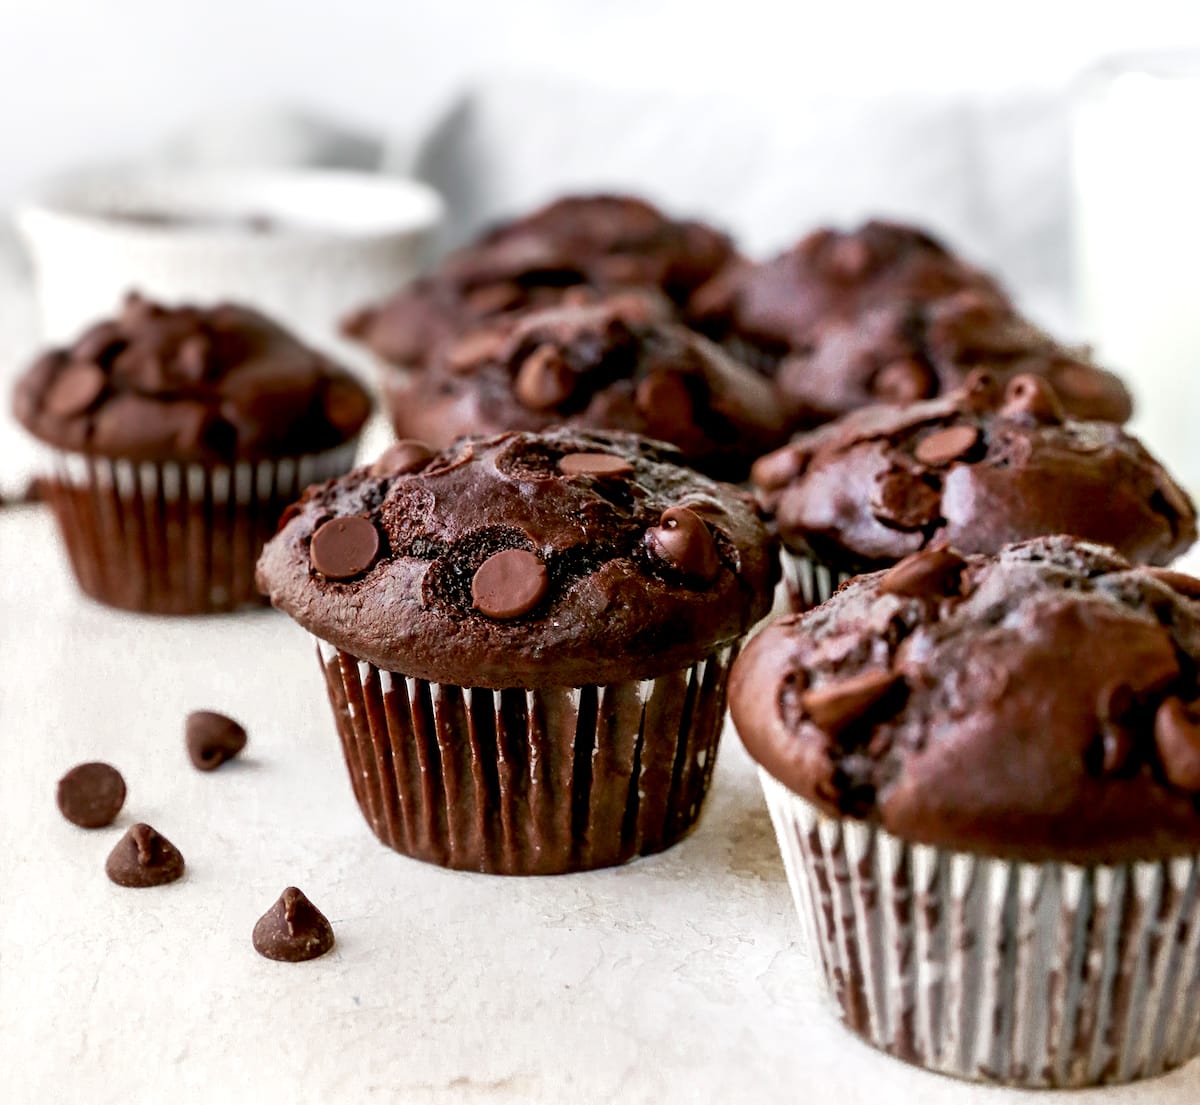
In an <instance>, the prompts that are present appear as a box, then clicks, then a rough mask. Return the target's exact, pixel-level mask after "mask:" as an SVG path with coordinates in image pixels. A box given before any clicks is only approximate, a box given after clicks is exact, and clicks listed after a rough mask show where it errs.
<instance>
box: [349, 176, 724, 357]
mask: <svg viewBox="0 0 1200 1105" xmlns="http://www.w3.org/2000/svg"><path fill="white" fill-rule="evenodd" d="M733 255H734V250H733V245H732V243H731V242H730V240H729V238H727V237H726V236H725V235H724V234H721V233H719V232H718V231H716V230H713V229H711V228H710V227H707V226H705V225H703V224H702V223H698V222H690V221H684V220H678V219H672V218H670V217H669V216H667V215H665V214H663V213H662V212H661V211H659V210H658V209H657V208H655V207H653V206H651V205H650V204H648V203H646V202H644V201H643V200H639V199H636V198H634V197H632V196H616V195H594V196H567V197H564V198H562V199H559V200H557V201H555V202H554V203H551V204H548V205H547V206H545V207H542V208H540V209H538V210H537V211H534V212H532V213H531V214H529V215H525V216H523V217H521V218H517V219H513V220H511V221H509V222H506V223H504V224H502V225H501V226H498V227H496V228H495V229H494V230H492V231H490V232H489V233H487V234H485V235H483V236H482V237H481V238H480V239H479V240H478V241H476V242H474V243H473V244H471V245H469V246H466V247H464V248H462V249H460V250H458V251H457V252H456V253H453V254H451V255H450V256H449V257H447V258H446V259H445V261H443V262H442V264H441V265H440V266H439V267H438V268H437V269H436V270H435V271H434V272H433V273H431V274H430V275H428V276H426V277H424V278H422V279H420V280H417V281H415V282H414V283H413V284H411V285H409V286H408V287H407V288H405V289H404V290H403V291H401V292H399V293H398V294H397V295H395V296H393V297H392V298H391V299H389V300H387V301H385V302H383V303H381V304H379V305H377V306H372V307H367V308H365V309H364V310H362V311H359V312H356V313H355V314H354V315H352V316H351V317H350V318H348V319H347V320H346V321H345V323H344V327H343V328H344V330H345V331H346V333H347V334H348V335H349V336H350V337H353V338H357V339H358V340H360V341H362V342H363V343H364V344H366V345H368V346H369V347H370V348H371V349H372V350H373V351H374V352H375V353H376V354H378V355H379V356H380V357H382V358H383V359H384V360H387V361H392V362H393V363H396V364H400V365H406V366H408V365H419V364H422V363H424V361H425V358H426V357H427V356H428V355H429V354H430V352H431V351H432V350H434V349H435V348H437V346H438V345H439V344H440V343H441V342H442V341H444V340H446V339H448V338H453V337H456V336H458V335H461V334H462V333H463V332H465V331H467V330H469V329H471V328H472V327H473V326H475V325H476V324H478V323H479V322H482V321H484V320H487V319H489V318H493V317H495V316H497V315H502V314H507V313H512V312H514V311H519V310H525V309H527V308H530V307H543V306H550V305H553V304H555V303H557V302H558V301H559V300H560V299H561V297H562V295H563V293H564V291H565V290H566V289H568V288H579V287H588V288H591V289H594V290H598V291H612V290H615V289H621V288H648V289H656V290H658V291H660V292H662V293H663V294H664V295H665V296H666V297H667V298H668V299H670V300H673V301H675V302H677V303H682V302H683V301H684V300H686V299H687V297H688V296H689V295H690V294H691V293H692V292H693V291H694V290H695V289H696V288H697V287H699V285H700V284H701V283H703V282H704V281H705V280H707V279H708V278H709V277H710V276H712V275H713V273H715V272H716V271H717V270H718V269H719V268H721V266H722V265H724V264H725V263H726V262H728V261H729V260H730V259H731V258H732V257H733Z"/></svg>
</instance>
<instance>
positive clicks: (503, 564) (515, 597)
mask: <svg viewBox="0 0 1200 1105" xmlns="http://www.w3.org/2000/svg"><path fill="white" fill-rule="evenodd" d="M549 586H550V579H549V575H548V574H547V572H546V565H545V564H544V563H543V562H542V559H541V557H539V556H538V555H537V554H536V553H532V552H529V551H528V550H527V549H505V550H504V551H503V552H498V553H495V554H494V555H492V556H489V557H488V558H487V560H485V561H484V562H483V563H482V564H480V565H479V568H478V569H477V570H476V572H475V577H474V578H473V579H472V580H471V601H472V603H473V604H474V607H475V609H476V610H478V611H479V612H480V613H481V614H483V615H485V616H486V617H489V618H495V619H496V620H498V621H508V620H510V619H512V618H519V617H521V615H522V614H528V613H529V611H530V610H532V609H533V608H534V607H535V606H537V605H538V603H540V602H541V601H542V599H544V598H545V597H546V592H547V590H548V589H549Z"/></svg>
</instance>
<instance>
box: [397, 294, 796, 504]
mask: <svg viewBox="0 0 1200 1105" xmlns="http://www.w3.org/2000/svg"><path fill="white" fill-rule="evenodd" d="M389 376H390V380H389V382H388V383H387V385H386V393H387V396H388V402H389V407H390V410H391V415H392V423H393V425H394V426H395V428H396V433H397V434H398V435H399V436H400V437H401V438H417V439H419V440H422V441H425V442H428V443H429V444H431V445H434V446H437V447H442V446H446V445H449V444H450V443H451V442H453V441H454V440H455V439H457V438H459V437H462V436H464V435H467V434H472V433H483V434H486V433H496V432H500V431H503V430H543V429H546V428H548V427H550V426H553V425H558V424H568V425H573V426H580V427H586V428H589V429H615V430H628V431H631V432H633V433H640V434H644V435H646V436H648V437H654V438H658V439H661V440H662V441H666V442H668V443H670V444H672V445H675V446H676V447H678V448H679V450H680V452H681V453H682V454H683V457H684V459H685V460H686V461H687V463H688V464H689V465H691V466H692V467H694V468H697V469H699V470H700V471H703V472H705V473H707V474H708V475H711V476H713V477H715V478H717V479H727V480H734V481H737V480H743V479H745V478H746V474H747V473H748V471H749V469H750V464H751V462H752V461H753V460H754V459H755V458H756V457H759V456H761V455H762V454H763V453H765V452H767V451H769V450H770V449H773V448H775V447H777V446H779V445H782V444H783V442H784V441H786V440H787V430H788V427H787V424H786V422H785V420H784V417H783V412H782V411H781V410H780V406H779V402H778V399H777V397H776V396H775V393H774V390H773V389H772V387H771V385H770V384H769V383H768V381H766V380H764V379H763V378H762V377H761V376H759V375H758V374H757V373H755V372H753V371H752V370H751V369H749V368H747V367H746V366H745V365H742V364H739V363H737V362H736V361H734V360H732V359H731V358H730V357H729V356H728V355H727V354H726V353H725V352H724V351H723V350H722V349H720V348H719V347H718V346H716V345H714V344H713V343H712V342H710V341H708V340H707V339H706V338H703V337H701V336H700V335H699V334H696V333H695V332H693V331H691V330H688V329H686V328H685V327H683V326H681V325H679V324H678V323H675V322H672V321H670V320H669V319H668V318H667V317H666V316H665V315H664V314H663V312H662V311H661V310H656V309H655V307H654V305H653V303H652V302H651V301H649V300H647V299H646V298H644V297H642V296H640V295H636V294H633V295H631V294H629V293H625V294H618V295H611V296H608V297H606V298H604V299H602V300H599V301H596V302H590V303H587V304H585V305H576V304H574V303H572V304H567V305H560V306H557V307H550V308H543V309H542V310H538V311H528V312H526V313H524V314H522V315H520V316H517V317H515V318H513V317H509V318H503V319H497V320H495V321H493V322H492V323H491V324H490V325H486V326H484V327H481V328H479V329H476V330H475V331H473V332H471V333H470V334H468V335H466V336H465V337H463V338H460V339H459V340H458V341H457V342H454V343H450V344H448V345H445V346H443V347H442V348H441V350H440V351H439V352H438V353H436V354H435V355H434V357H433V359H432V361H431V363H430V364H429V365H428V366H427V367H426V368H425V369H423V370H420V371H416V372H404V371H403V370H400V369H394V370H391V372H390V373H389Z"/></svg>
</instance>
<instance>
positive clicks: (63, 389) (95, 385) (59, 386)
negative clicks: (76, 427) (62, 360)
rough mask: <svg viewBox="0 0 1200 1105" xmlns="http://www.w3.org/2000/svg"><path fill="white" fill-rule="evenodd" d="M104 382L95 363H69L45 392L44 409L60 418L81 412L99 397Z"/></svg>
mask: <svg viewBox="0 0 1200 1105" xmlns="http://www.w3.org/2000/svg"><path fill="white" fill-rule="evenodd" d="M106 383H107V380H106V377H105V375H104V373H103V372H102V371H101V370H100V369H99V368H97V367H96V366H95V365H93V364H73V365H70V366H69V367H67V368H65V369H63V371H62V373H61V374H60V375H59V377H58V379H57V380H55V381H54V383H53V384H51V386H50V390H49V391H48V392H47V393H46V399H45V405H46V410H48V411H49V412H50V413H51V414H55V415H58V416H59V417H60V418H68V417H70V416H71V415H73V414H82V413H83V412H84V411H86V410H87V409H88V407H90V406H91V405H92V404H93V403H95V402H96V400H97V399H99V398H100V396H101V394H103V392H104V388H105V386H106Z"/></svg>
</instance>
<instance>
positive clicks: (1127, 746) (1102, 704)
mask: <svg viewBox="0 0 1200 1105" xmlns="http://www.w3.org/2000/svg"><path fill="white" fill-rule="evenodd" d="M1134 705H1135V699H1134V695H1133V691H1132V690H1131V689H1130V687H1129V684H1127V683H1116V684H1112V685H1110V686H1108V687H1105V688H1104V689H1103V690H1102V691H1101V692H1100V697H1099V699H1098V700H1097V702H1096V716H1097V718H1098V720H1099V722H1100V767H1101V769H1102V770H1103V772H1104V773H1105V774H1106V775H1113V774H1116V773H1117V772H1120V771H1123V770H1124V768H1125V765H1126V764H1127V763H1128V762H1129V757H1130V756H1131V755H1132V754H1133V743H1134V741H1133V733H1132V731H1131V730H1130V727H1129V717H1130V714H1131V713H1132V711H1133V709H1134Z"/></svg>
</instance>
